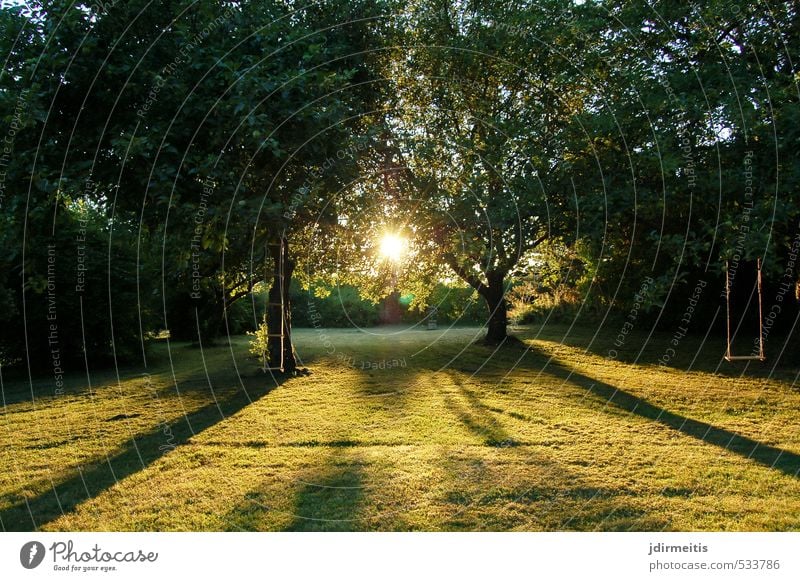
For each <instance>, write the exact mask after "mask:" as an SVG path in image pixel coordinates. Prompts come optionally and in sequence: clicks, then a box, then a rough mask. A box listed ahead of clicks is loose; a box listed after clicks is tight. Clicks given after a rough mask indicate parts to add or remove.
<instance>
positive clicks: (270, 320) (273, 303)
mask: <svg viewBox="0 0 800 581" xmlns="http://www.w3.org/2000/svg"><path fill="white" fill-rule="evenodd" d="M281 242H283V244H281ZM268 248H269V253H270V256H271V257H272V275H273V276H272V287H271V288H270V289H269V299H268V305H267V328H268V329H269V334H270V337H269V338H268V340H267V352H268V353H269V366H270V367H279V366H280V365H281V337H280V333H281V319H283V322H284V338H283V341H282V343H283V346H282V348H283V370H284V371H285V372H287V373H292V372H293V371H295V370H296V369H297V362H296V361H295V359H294V349H292V306H291V303H290V301H289V286H290V285H291V282H292V273H293V272H294V267H295V264H294V261H293V260H290V259H289V242H288V240H287V239H286V238H285V237H283V238H281V239H279V240H277V241H275V242H274V243H272V244H269V246H268ZM281 249H282V250H283V255H282V256H281ZM281 259H282V260H283V273H281ZM281 279H282V280H281ZM281 292H283V310H281Z"/></svg>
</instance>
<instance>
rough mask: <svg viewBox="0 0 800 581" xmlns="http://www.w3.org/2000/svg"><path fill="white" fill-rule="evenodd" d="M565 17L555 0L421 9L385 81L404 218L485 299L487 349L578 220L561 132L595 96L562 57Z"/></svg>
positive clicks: (423, 5) (415, 8)
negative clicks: (512, 295)
mask: <svg viewBox="0 0 800 581" xmlns="http://www.w3.org/2000/svg"><path fill="white" fill-rule="evenodd" d="M557 5H558V6H560V7H561V9H558V10H557V9H556V8H557ZM564 14H565V12H564V10H563V4H562V3H555V2H553V3H544V4H541V3H539V4H537V5H535V6H532V5H529V4H527V3H525V2H512V3H502V4H498V3H495V2H489V1H486V2H483V1H477V2H470V3H467V4H464V3H460V2H441V1H423V2H414V3H411V4H410V6H409V10H408V14H407V22H408V28H407V29H406V37H405V45H404V46H403V47H402V49H401V50H398V51H397V53H396V55H395V57H396V58H395V60H394V61H393V62H392V63H391V66H390V69H389V71H388V73H387V75H391V76H393V77H394V78H396V79H397V99H396V101H395V106H396V108H395V111H394V113H392V114H391V115H389V116H388V118H387V120H386V125H387V127H389V128H390V129H391V132H392V138H391V140H390V145H391V146H393V150H394V155H393V156H392V162H393V163H394V164H395V165H396V166H398V167H400V168H402V171H399V172H397V174H395V175H397V176H399V177H401V178H402V180H398V190H400V189H402V191H404V196H405V202H406V204H405V208H404V212H410V214H408V215H410V216H411V220H410V222H409V223H410V224H411V225H412V227H413V229H414V230H415V238H416V240H417V244H418V246H419V247H420V248H422V249H424V250H423V252H424V254H425V255H427V256H429V257H431V258H432V259H434V260H436V261H438V262H439V263H441V264H444V265H446V266H447V267H449V269H450V270H451V271H452V272H453V273H455V275H457V276H459V277H460V278H461V279H463V280H464V281H465V282H466V283H467V284H469V285H470V286H471V287H472V288H474V289H475V290H476V291H477V292H478V293H479V294H480V295H481V297H483V299H484V300H485V302H486V304H487V307H488V309H489V313H490V315H489V320H488V328H487V337H486V338H487V341H488V342H490V343H501V342H503V341H504V340H505V338H506V334H507V324H508V317H507V304H506V299H505V292H506V290H507V288H506V287H507V284H508V282H509V278H510V277H514V276H516V275H518V274H520V273H521V272H522V271H525V270H527V269H529V268H531V267H532V266H533V264H534V263H533V262H532V260H533V257H534V253H535V251H536V248H537V247H538V246H539V245H540V244H541V243H542V242H544V241H545V240H547V239H548V238H557V237H560V236H562V235H565V234H566V233H567V231H568V229H567V225H568V224H569V222H570V219H571V218H572V217H573V215H574V212H575V210H574V208H573V206H572V204H571V199H572V192H571V190H570V189H569V188H568V187H567V186H568V182H565V181H564V179H563V175H562V174H561V171H560V170H561V168H560V164H561V161H562V154H563V150H564V147H565V146H564V142H563V135H564V130H565V127H566V126H567V124H568V120H569V118H570V117H571V116H573V115H575V114H577V113H579V112H580V111H582V110H583V109H584V107H585V102H586V100H587V99H588V98H589V96H590V95H589V88H588V86H587V84H586V83H583V82H581V77H580V74H579V63H576V62H568V60H567V59H566V58H565V55H564V54H563V52H562V51H564V50H569V49H570V48H571V47H572V46H573V44H571V43H573V42H574V39H573V38H571V37H570V33H569V29H568V28H566V29H565V27H564V26H563V22H562V20H563V19H564V18H565V16H564ZM573 55H574V53H572V54H571V56H573ZM579 58H580V57H579Z"/></svg>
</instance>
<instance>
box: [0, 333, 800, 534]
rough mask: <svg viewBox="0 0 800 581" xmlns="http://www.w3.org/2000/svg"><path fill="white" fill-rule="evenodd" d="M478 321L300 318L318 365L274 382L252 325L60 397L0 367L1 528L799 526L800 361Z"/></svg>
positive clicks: (302, 347)
mask: <svg viewBox="0 0 800 581" xmlns="http://www.w3.org/2000/svg"><path fill="white" fill-rule="evenodd" d="M477 333H478V330H477V329H464V328H460V329H456V330H451V331H445V330H439V331H423V330H419V331H416V330H412V331H405V332H399V330H398V329H396V328H388V329H383V330H381V331H368V332H358V331H354V330H353V331H350V330H348V331H324V332H322V331H317V330H313V329H308V330H298V331H297V332H296V336H295V339H296V343H297V348H298V351H299V352H300V354H301V355H302V356H303V358H304V362H305V364H306V365H307V366H308V368H309V369H310V370H311V375H309V376H301V377H294V378H289V379H286V380H285V381H282V382H274V381H271V380H270V378H269V377H264V376H263V375H262V374H261V372H260V371H259V370H258V368H257V362H256V361H254V360H253V359H251V358H249V356H248V354H247V338H246V337H234V338H233V339H232V340H231V342H230V345H228V344H227V343H226V344H224V345H220V346H215V347H212V348H207V349H204V350H202V351H201V350H200V349H196V348H192V347H191V346H189V345H186V344H175V343H173V344H171V345H169V352H168V351H167V347H168V346H167V344H166V343H160V344H159V345H157V346H156V347H155V357H154V358H153V361H152V362H151V365H150V368H149V369H147V370H144V369H137V370H126V371H125V372H124V373H121V376H120V378H119V379H118V378H117V376H116V375H115V374H113V373H110V372H108V373H105V374H97V375H94V376H92V381H91V385H89V384H88V382H87V378H86V376H85V375H84V376H80V375H78V376H74V377H71V378H70V381H69V385H68V388H67V389H66V392H65V393H64V394H60V395H54V392H53V385H52V381H51V380H48V379H47V378H45V379H43V380H40V381H38V382H34V384H33V385H32V386H31V385H30V384H29V383H27V382H22V383H21V382H10V381H9V380H8V379H7V378H5V379H4V384H3V397H4V404H5V406H4V411H3V417H2V422H1V423H2V426H0V454H2V463H3V464H2V465H3V466H4V467H5V468H4V469H3V470H2V471H0V519H2V527H3V528H4V529H6V530H20V529H32V528H35V527H36V528H41V529H43V530H534V531H537V530H800V477H798V470H800V428H798V415H797V410H798V409H800V392H799V391H798V389H797V388H796V387H795V384H794V381H795V378H796V374H797V369H788V368H781V369H777V370H773V369H771V368H770V367H769V365H767V366H764V367H762V366H753V365H750V366H744V365H741V364H737V365H736V366H732V365H730V364H727V363H723V362H721V354H722V351H723V349H722V346H721V345H720V344H719V342H718V341H712V342H706V343H704V344H702V345H701V343H700V341H699V340H694V339H690V338H686V339H684V340H683V342H682V343H681V345H680V349H678V354H677V355H676V358H675V359H673V361H671V364H673V365H674V367H659V366H658V365H657V364H656V362H657V361H658V359H659V357H660V356H661V354H662V353H663V352H664V349H665V348H666V347H668V342H669V340H670V336H668V335H664V336H655V337H652V338H651V339H650V340H649V341H648V342H647V343H646V346H645V348H644V349H643V350H642V349H640V347H641V345H643V344H644V343H645V339H646V338H645V337H644V336H636V335H632V336H629V338H628V339H627V341H626V346H627V349H626V350H620V349H618V351H619V354H618V356H617V357H616V358H614V359H611V358H608V357H607V354H608V349H609V348H610V347H612V345H611V344H610V343H609V341H610V340H613V338H605V337H602V336H601V337H598V338H595V339H594V340H593V335H594V333H592V332H589V331H586V330H577V331H576V330H574V329H573V330H570V331H569V332H568V330H567V329H566V328H565V327H559V326H548V327H546V328H542V329H539V328H527V329H518V330H516V334H517V336H518V337H520V338H521V339H523V341H524V343H525V345H524V347H522V346H516V347H512V348H508V349H504V350H501V351H499V352H495V351H494V350H493V349H492V348H489V347H485V346H482V345H473V344H472V340H473V339H474V338H475V337H476V336H477ZM604 341H605V342H604ZM640 351H641V353H640ZM695 356H696V357H695ZM381 362H383V364H381ZM690 364H692V368H691V369H689V370H688V371H687V369H688V368H689V366H690ZM145 371H146V372H147V373H148V374H149V375H148V376H142V373H143V372H145ZM31 393H33V394H34V395H35V398H34V399H33V400H32V399H31Z"/></svg>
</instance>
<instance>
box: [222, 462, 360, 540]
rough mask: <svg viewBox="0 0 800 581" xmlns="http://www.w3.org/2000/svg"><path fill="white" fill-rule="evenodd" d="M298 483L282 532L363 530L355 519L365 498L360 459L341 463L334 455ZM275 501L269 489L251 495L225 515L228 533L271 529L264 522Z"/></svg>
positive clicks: (256, 491) (255, 491) (246, 496)
mask: <svg viewBox="0 0 800 581" xmlns="http://www.w3.org/2000/svg"><path fill="white" fill-rule="evenodd" d="M334 448H339V446H334ZM306 479H307V480H306ZM296 484H297V485H299V490H298V491H297V492H296V493H295V506H294V509H293V515H292V516H293V518H292V521H291V522H290V523H289V524H287V525H285V526H284V527H283V529H282V530H284V531H353V530H359V529H360V528H362V527H360V526H358V522H357V517H356V511H357V509H358V507H359V505H360V504H361V501H362V499H363V495H364V492H363V468H362V465H361V464H360V462H359V461H358V460H352V461H351V460H342V459H341V457H340V455H339V454H338V453H334V455H332V456H330V457H328V458H327V459H326V461H325V462H324V463H323V465H322V466H319V467H317V468H316V469H315V470H314V471H313V472H311V473H309V474H308V476H306V477H305V478H304V480H302V481H298V482H296ZM287 492H288V491H287ZM273 500H274V491H273V492H271V491H270V490H269V489H266V488H265V489H258V490H254V491H251V492H248V493H247V494H246V495H245V498H244V499H243V500H242V501H241V502H240V503H239V504H238V505H237V506H236V507H235V508H234V509H233V510H231V511H230V512H229V513H228V514H227V515H226V517H225V523H226V528H227V530H231V531H260V530H265V529H267V528H271V527H270V526H269V525H268V524H265V521H266V520H267V518H266V517H267V513H268V512H269V511H270V510H272V507H271V504H272V501H273ZM284 514H285V513H284Z"/></svg>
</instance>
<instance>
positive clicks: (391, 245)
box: [380, 232, 408, 262]
mask: <svg viewBox="0 0 800 581" xmlns="http://www.w3.org/2000/svg"><path fill="white" fill-rule="evenodd" d="M407 246H408V241H407V240H406V239H405V238H403V237H402V236H398V235H397V234H392V233H389V232H387V233H386V234H384V235H383V238H381V246H380V253H381V256H382V257H384V258H385V259H386V260H390V261H392V262H399V261H400V259H401V258H403V255H404V254H405V253H406V248H407Z"/></svg>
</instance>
